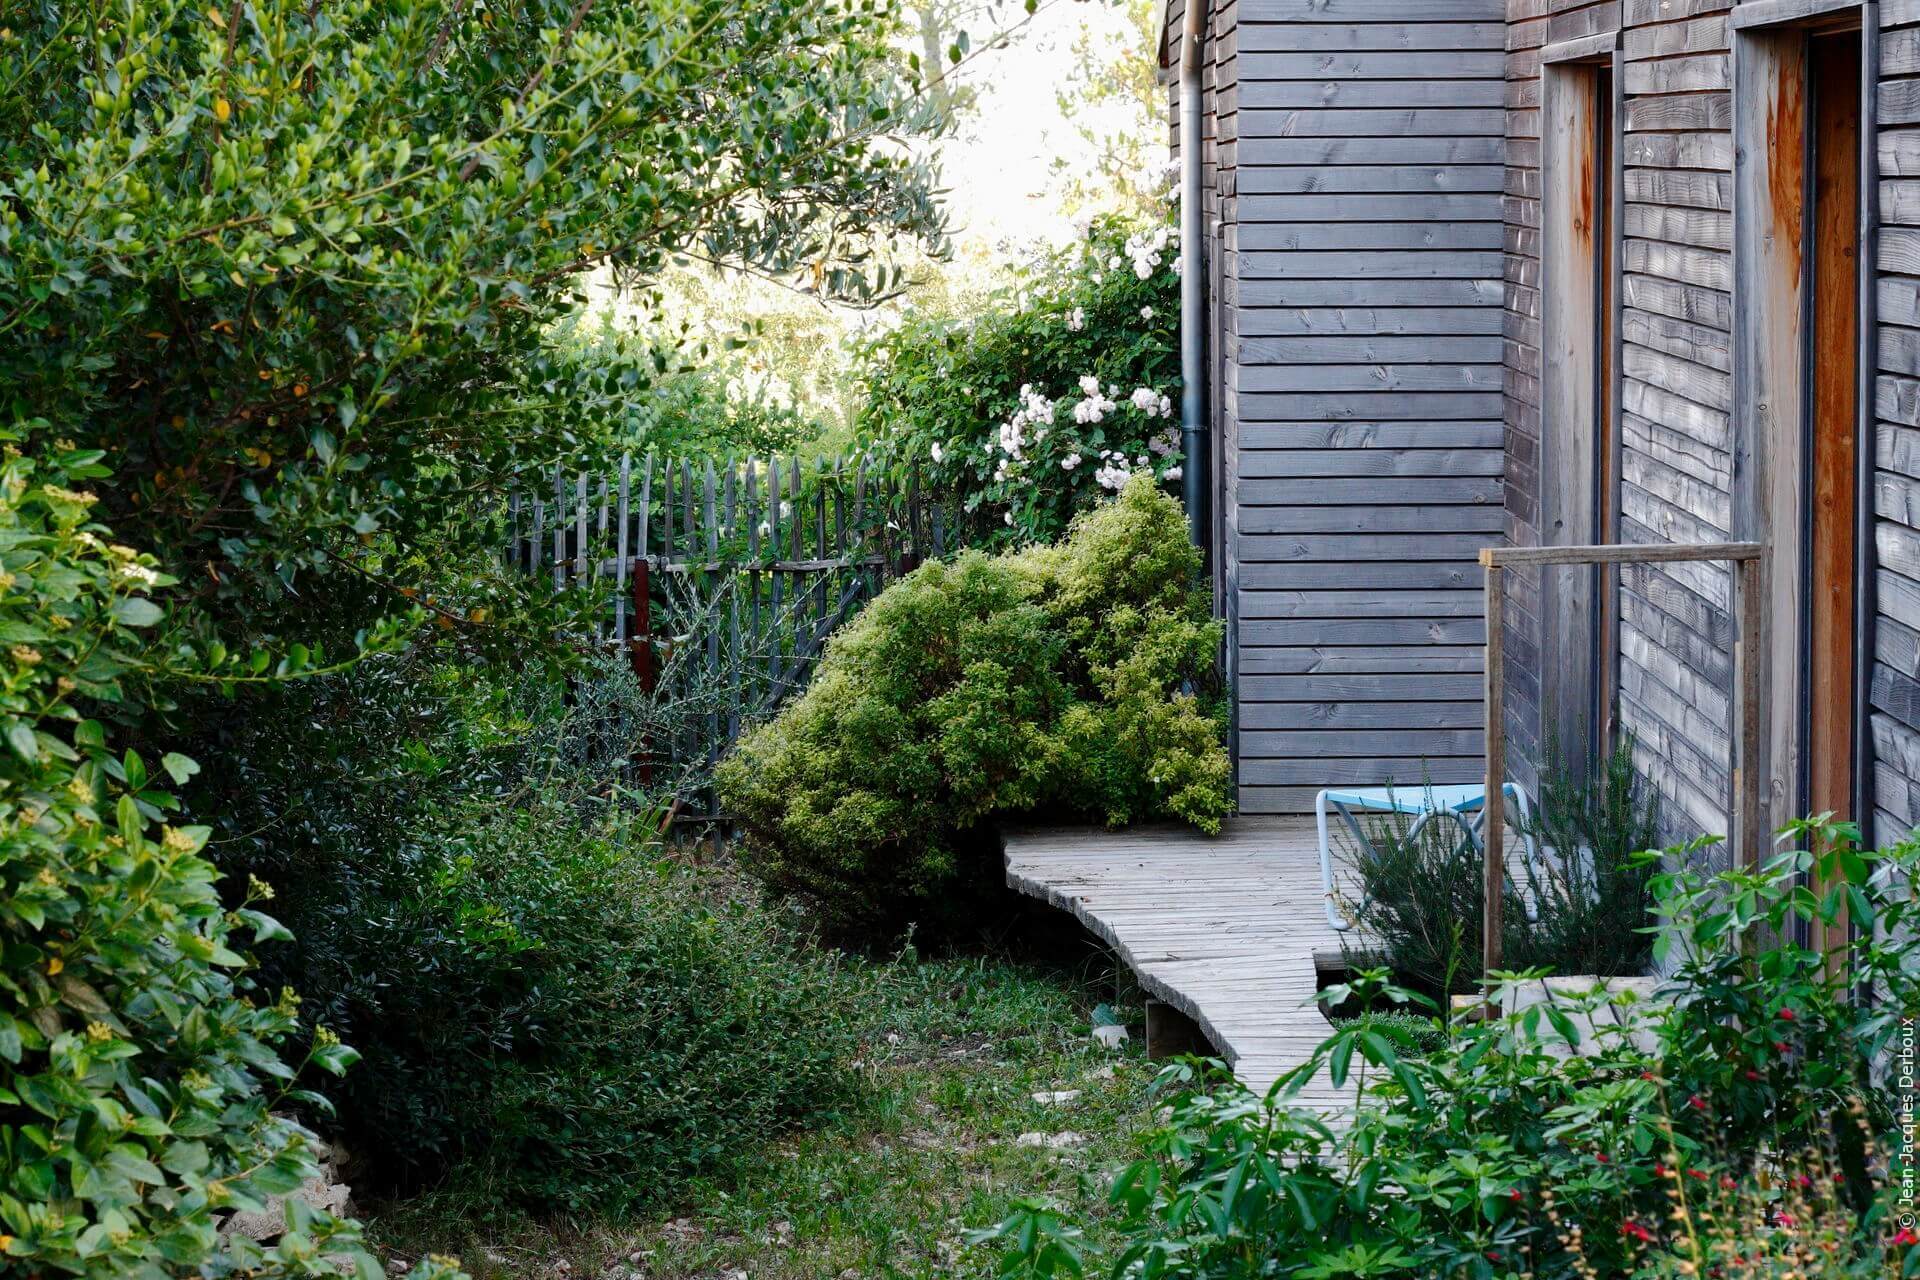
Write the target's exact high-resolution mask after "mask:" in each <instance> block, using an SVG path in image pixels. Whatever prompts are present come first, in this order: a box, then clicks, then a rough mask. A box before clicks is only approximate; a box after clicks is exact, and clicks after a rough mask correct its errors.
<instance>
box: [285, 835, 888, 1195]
mask: <svg viewBox="0 0 1920 1280" xmlns="http://www.w3.org/2000/svg"><path fill="white" fill-rule="evenodd" d="M418 828H419V829H418V830H416V831H415V832H412V833H409V838H407V839H406V840H404V841H396V842H395V844H396V847H394V848H393V849H392V850H391V851H390V852H388V854H387V856H385V857H384V858H382V859H380V860H379V861H376V862H374V863H373V864H372V865H361V866H353V867H349V868H342V870H345V871H347V872H348V873H350V874H351V875H352V876H353V878H354V885H353V891H352V892H351V893H343V894H340V895H337V896H335V897H333V898H331V899H328V898H326V897H324V896H321V895H319V894H318V893H317V892H316V893H315V895H314V896H315V897H316V898H317V899H318V900H315V901H310V902H309V903H307V904H303V906H302V908H301V911H300V915H301V916H302V917H303V920H302V923H303V924H304V926H305V930H304V931H305V932H306V933H307V934H309V935H312V936H316V937H317V936H322V933H323V931H324V936H325V938H326V942H325V945H324V946H321V947H316V948H312V949H310V951H309V953H308V957H307V959H308V967H307V969H306V971H305V973H304V974H303V975H302V976H303V978H304V979H305V981H306V982H307V984H308V989H309V990H314V991H320V992H326V993H328V994H327V997H326V1000H325V1004H326V1006H327V1007H328V1010H329V1015H330V1017H332V1018H333V1019H335V1020H336V1021H337V1022H338V1023H339V1024H340V1025H341V1026H342V1027H343V1028H345V1029H347V1032H346V1033H347V1034H350V1035H351V1036H352V1037H353V1038H354V1040H355V1041H356V1043H357V1044H358V1046H359V1047H360V1049H361V1052H362V1055H363V1059H364V1061H363V1066H362V1069H361V1070H358V1071H356V1072H354V1073H352V1074H351V1075H350V1076H348V1077H347V1079H346V1080H345V1081H344V1082H343V1084H342V1086H341V1087H340V1088H338V1089H337V1090H336V1091H335V1095H334V1096H335V1101H336V1104H337V1105H338V1107H339V1110H340V1124H341V1128H342V1131H343V1134H344V1136H345V1137H346V1140H347V1142H348V1143H349V1145H350V1147H351V1148H352V1149H353V1150H356V1151H361V1152H373V1153H377V1159H376V1160H375V1161H374V1163H373V1164H372V1165H371V1166H370V1167H372V1168H373V1169H375V1170H377V1171H378V1176H379V1177H381V1178H383V1179H393V1180H395V1183H397V1184H398V1187H399V1188H417V1187H418V1186H420V1185H421V1184H422V1183H423V1182H427V1181H429V1180H431V1179H434V1178H435V1177H437V1176H438V1175H440V1174H443V1173H445V1172H446V1171H448V1170H449V1169H456V1168H457V1170H458V1177H459V1180H460V1182H461V1183H462V1184H463V1186H465V1187H466V1188H467V1189H468V1190H469V1191H477V1192H479V1193H480V1194H482V1195H486V1196H497V1197H500V1198H501V1199H504V1200H508V1201H511V1202H514V1203H517V1204H520V1205H523V1206H529V1207H537V1208H542V1209H552V1208H558V1207H565V1208H569V1209H588V1210H598V1211H610V1210H620V1209H624V1208H628V1207H631V1206H633V1205H635V1204H637V1203H640V1202H644V1201H650V1200H654V1199H657V1198H659V1197H661V1196H663V1195H665V1194H669V1193H670V1192H671V1189H672V1187H673V1186H674V1185H675V1183H676V1181H677V1180H679V1179H681V1178H684V1177H686V1176H688V1175H690V1174H692V1173H695V1172H706V1171H711V1170H714V1169H716V1168H719V1167H724V1166H732V1165H735V1164H737V1163H738V1162H739V1161H740V1160H741V1159H743V1158H751V1157H752V1155H753V1153H754V1152H756V1151H757V1150H758V1149H759V1148H760V1146H761V1144H762V1143H764V1142H765V1141H766V1139H767V1138H769V1137H771V1136H773V1135H775V1134H778V1133H780V1132H781V1131H783V1130H784V1129H786V1128H788V1127H790V1126H792V1125H793V1124H794V1123H795V1122H796V1121H799V1120H801V1119H805V1118H808V1117H810V1116H817V1115H818V1114H819V1113H821V1112H822V1111H823V1110H827V1109H830V1108H832V1107H833V1106H835V1105H836V1104H838V1103H840V1102H842V1101H844V1100H845V1099H846V1098H847V1097H848V1096H849V1094H850V1087H851V1084H852V1077H851V1075H850V1074H849V1073H848V1071H847V1069H846V1063H847V1061H848V1060H849V1059H850V1058H851V1056H852V1054H851V1040H850V1037H849V1036H848V1035H847V1034H846V1032H845V1031H843V1030H841V1029H840V1028H843V1027H844V1026H845V1023H844V1022H843V1021H841V1020H839V1019H837V1018H836V1017H835V1016H834V1014H833V1010H834V1007H835V1006H836V1004H837V1003H838V1002H839V1001H841V1000H842V999H843V998H845V995H846V992H845V991H844V990H843V988H842V985H841V984H839V983H838V982H837V981H836V978H835V972H834V970H833V968H832V967H831V964H830V963H829V962H828V961H827V960H826V959H825V958H824V957H823V956H822V955H821V954H819V953H810V952H808V951H806V950H803V949H802V948H801V946H800V945H799V944H798V943H797V942H796V941H794V940H793V938H792V936H791V935H790V934H789V933H787V932H783V931H782V930H781V928H780V927H779V926H778V924H777V923H776V922H775V921H774V920H773V919H772V918H771V917H770V916H768V915H767V914H766V913H764V912H762V911H759V910H757V909H753V908H750V907H746V906H743V905H739V904H726V905H716V904H712V903H709V902H708V901H707V900H706V899H703V897H702V896H701V887H700V885H699V883H698V881H697V879H696V878H695V876H694V875H693V874H692V873H691V872H690V871H689V870H688V869H687V868H685V867H682V866H678V865H676V864H674V863H672V862H670V861H666V860H663V859H661V858H659V856H658V854H657V851H655V850H654V848H653V847H652V846H651V845H650V843H649V842H648V841H647V840H645V839H640V838H636V837H635V835H634V833H633V832H632V831H631V830H621V829H619V828H613V829H609V828H608V827H607V826H606V825H604V824H602V825H599V826H591V827H582V826H581V825H579V824H578V823H576V822H573V821H570V820H569V818H568V815H566V814H564V813H559V812H554V811H551V810H548V809H546V808H545V807H542V806H533V807H530V808H528V809H526V810H525V811H522V812H517V813H510V814H508V815H506V816H504V817H501V818H498V819H495V820H493V821H491V822H488V821H485V820H484V819H482V818H481V817H480V816H479V815H477V814H473V813H455V814H450V815H447V817H446V819H443V820H442V821H441V822H437V823H436V822H433V821H428V822H424V823H420V824H418ZM395 1183H389V1184H388V1185H387V1188H386V1189H388V1190H393V1189H396V1188H395Z"/></svg>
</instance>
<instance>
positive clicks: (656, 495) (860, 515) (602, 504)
mask: <svg viewBox="0 0 1920 1280" xmlns="http://www.w3.org/2000/svg"><path fill="white" fill-rule="evenodd" d="M508 514H509V520H510V527H511V533H510V541H509V545H508V551H507V558H508V561H509V563H511V564H513V565H515V566H517V567H518V568H520V569H521V570H523V571H525V572H528V573H533V574H542V575H548V574H550V575H551V581H552V586H553V589H554V590H555V591H567V590H571V591H585V592H589V593H592V595H593V596H594V597H596V598H597V604H596V605H594V606H592V607H590V608H589V609H588V610H587V611H586V612H587V613H588V614H589V616H591V617H592V618H593V622H592V624H591V625H592V628H593V630H592V634H591V635H589V636H585V637H583V639H584V640H586V641H587V642H588V643H589V644H591V645H592V646H594V647H596V648H599V649H601V650H610V651H614V652H624V653H625V654H626V655H627V657H628V659H629V661H630V662H631V664H632V668H633V671H634V674H635V675H636V676H637V677H638V679H639V681H640V684H641V687H642V689H643V690H644V691H645V692H646V693H647V694H648V695H650V701H651V702H652V703H654V704H655V705H656V706H657V707H659V708H661V714H660V715H659V717H658V718H657V719H656V720H655V721H654V724H653V728H652V730H651V732H650V733H649V734H648V735H647V736H648V737H649V741H648V742H647V743H646V745H645V747H644V756H645V759H646V761H647V763H646V765H645V768H646V769H647V770H648V772H649V775H650V776H658V775H659V773H660V772H661V770H663V769H665V770H667V771H669V773H668V776H669V778H670V779H671V781H670V783H669V785H668V787H667V789H668V790H669V791H672V792H674V793H675V799H676V800H677V801H678V802H679V803H680V805H681V807H682V811H683V812H684V813H686V814H687V815H688V816H690V817H695V818H714V817H719V816H721V815H719V814H717V813H716V812H715V810H714V808H713V806H712V804H711V796H710V793H709V789H708V787H707V786H706V781H707V779H708V778H709V777H710V775H711V771H712V768H713V766H714V764H715V763H717V761H718V760H719V758H720V756H721V755H722V754H724V753H725V751H726V750H727V748H728V747H729V746H731V745H732V743H733V742H734V741H735V740H736V739H737V738H738V737H739V736H740V733H741V732H742V729H743V728H744V727H745V726H747V725H750V724H752V723H753V722H754V721H755V720H757V719H759V718H762V717H764V716H766V715H768V714H770V713H771V712H772V711H773V710H774V709H776V708H777V707H778V706H779V705H780V704H781V703H782V702H783V701H785V699H786V698H788V697H789V696H791V695H792V694H794V693H795V692H797V691H799V690H801V689H803V688H805V687H806V684H807V682H808V680H809V679H810V678H811V675H812V672H813V668H814V665H815V663H816V662H817V661H818V660H819V657H820V654H821V652H822V650H823V648H824V647H825V644H826V641H827V638H828V637H829V636H830V635H832V634H833V632H834V631H835V630H836V629H837V628H838V627H840V626H841V624H843V623H844V622H846V621H847V620H848V619H849V618H851V617H852V616H853V615H854V614H855V613H856V612H857V611H858V610H859V608H860V606H861V605H863V604H864V603H865V602H866V601H867V600H869V599H871V598H872V597H873V596H875V595H877V594H879V592H880V591H881V590H883V589H884V588H885V587H886V586H887V584H888V583H890V582H892V581H893V580H894V579H896V578H898V577H900V576H902V575H904V574H906V573H908V572H911V571H912V570H913V569H914V568H916V567H917V566H918V565H919V564H921V563H922V562H923V561H924V560H926V559H928V558H929V557H936V558H937V557H941V556H944V555H946V554H947V553H948V552H949V551H950V550H952V549H953V548H955V547H956V546H957V545H959V544H961V543H963V542H964V539H965V535H966V534H968V533H970V532H972V525H973V522H972V520H971V519H970V518H968V517H967V516H966V515H965V514H964V513H962V512H961V511H959V510H958V509H957V508H955V507H954V506H952V505H951V504H949V503H946V502H942V501H939V500H934V499H930V498H929V497H927V496H926V495H924V494H923V493H922V490H921V484H920V478H919V476H918V474H917V473H916V472H913V471H910V470H909V471H901V470H897V469H892V468H888V467H884V466H881V465H880V464H878V463H877V462H875V460H874V459H872V458H871V457H869V456H866V455H859V454H851V455H845V456H839V457H816V458H813V459H811V460H803V459H802V458H799V457H787V458H780V457H771V458H746V459H740V460H736V459H733V458H721V459H715V458H712V457H684V456H681V457H672V456H653V455H649V456H646V457H640V458H635V457H632V456H626V457H622V458H621V459H620V462H619V464H618V466H617V468H614V469H612V470H611V471H610V472H597V473H596V472H590V471H585V470H577V469H574V470H569V469H566V468H562V467H556V468H555V469H554V471H553V473H552V475H551V477H550V480H549V479H548V478H545V477H543V482H542V483H541V484H539V485H538V486H530V487H529V489H527V490H521V491H516V492H515V493H514V495H513V497H512V498H511V499H510V501H509V512H508Z"/></svg>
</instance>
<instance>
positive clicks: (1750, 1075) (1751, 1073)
mask: <svg viewBox="0 0 1920 1280" xmlns="http://www.w3.org/2000/svg"><path fill="white" fill-rule="evenodd" d="M1759 1078H1760V1073H1759V1072H1758V1071H1755V1070H1754V1069H1753V1068H1752V1067H1748V1068H1747V1079H1749V1080H1758V1079H1759Z"/></svg>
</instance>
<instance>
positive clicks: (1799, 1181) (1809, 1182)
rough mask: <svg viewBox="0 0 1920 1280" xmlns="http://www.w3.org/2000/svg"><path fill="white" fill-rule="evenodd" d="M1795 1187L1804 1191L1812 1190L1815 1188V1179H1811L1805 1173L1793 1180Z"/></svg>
mask: <svg viewBox="0 0 1920 1280" xmlns="http://www.w3.org/2000/svg"><path fill="white" fill-rule="evenodd" d="M1793 1185H1794V1186H1796V1187H1798V1188H1800V1189H1801V1190H1802V1191H1808V1190H1811V1189H1812V1187H1813V1179H1812V1178H1809V1177H1808V1176H1807V1175H1806V1174H1804V1173H1803V1174H1801V1175H1800V1176H1799V1177H1797V1178H1795V1179H1794V1180H1793Z"/></svg>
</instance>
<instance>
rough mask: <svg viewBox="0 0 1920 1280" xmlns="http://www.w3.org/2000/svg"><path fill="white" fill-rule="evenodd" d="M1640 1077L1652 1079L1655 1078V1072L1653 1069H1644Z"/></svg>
mask: <svg viewBox="0 0 1920 1280" xmlns="http://www.w3.org/2000/svg"><path fill="white" fill-rule="evenodd" d="M1640 1078H1641V1079H1642V1080H1651V1079H1653V1078H1654V1076H1653V1072H1651V1071H1642V1072H1641V1073H1640Z"/></svg>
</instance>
